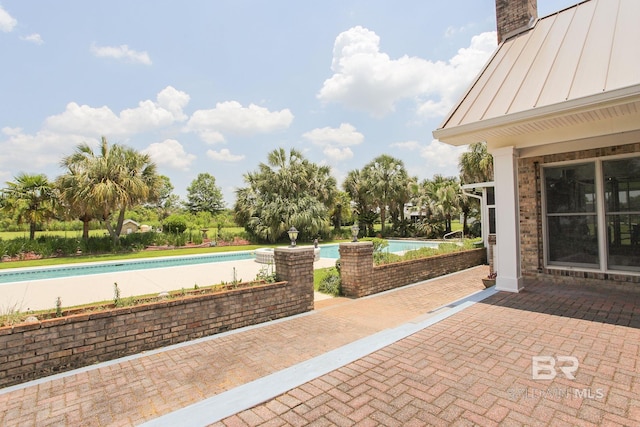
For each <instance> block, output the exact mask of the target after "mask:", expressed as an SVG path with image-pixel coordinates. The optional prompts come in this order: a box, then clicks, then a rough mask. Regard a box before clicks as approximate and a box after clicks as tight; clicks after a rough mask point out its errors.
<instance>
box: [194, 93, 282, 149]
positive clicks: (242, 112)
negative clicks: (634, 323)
mask: <svg viewBox="0 0 640 427" xmlns="http://www.w3.org/2000/svg"><path fill="white" fill-rule="evenodd" d="M292 121H293V114H292V113H291V111H289V109H284V110H280V111H269V110H268V109H266V108H264V107H260V106H257V105H255V104H250V105H249V106H248V107H243V106H242V105H241V104H240V103H239V102H237V101H226V102H220V103H218V104H216V108H213V109H210V110H198V111H196V112H194V113H193V115H192V116H191V119H189V122H188V123H187V127H186V130H187V131H192V132H196V133H197V134H198V135H199V136H200V138H202V139H203V140H204V141H206V142H208V143H212V144H213V143H217V142H222V141H224V134H227V133H232V134H236V135H245V136H248V135H254V134H256V133H270V132H274V131H278V130H282V129H287V128H288V127H289V126H290V125H291V122H292Z"/></svg>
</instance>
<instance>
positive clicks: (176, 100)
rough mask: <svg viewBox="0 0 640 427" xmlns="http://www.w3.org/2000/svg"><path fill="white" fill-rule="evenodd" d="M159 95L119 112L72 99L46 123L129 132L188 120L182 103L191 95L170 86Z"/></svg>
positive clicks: (74, 129) (80, 130) (67, 129)
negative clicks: (72, 100) (79, 102)
mask: <svg viewBox="0 0 640 427" xmlns="http://www.w3.org/2000/svg"><path fill="white" fill-rule="evenodd" d="M157 99H158V101H157V102H153V101H151V100H145V101H140V102H139V103H138V106H137V107H136V108H128V109H125V110H122V111H121V112H120V113H119V114H118V115H116V114H115V113H114V112H113V111H112V110H111V109H110V108H109V107H107V106H103V107H98V108H95V107H90V106H88V105H78V104H77V103H75V102H70V103H69V104H67V108H66V109H65V111H64V112H63V113H61V114H58V115H54V116H49V117H47V119H46V120H45V127H46V128H47V129H50V130H52V131H56V132H60V133H67V134H77V135H96V134H97V135H112V136H128V135H132V134H135V133H139V132H144V131H150V130H155V129H160V128H163V127H167V126H170V125H171V124H173V123H175V122H179V121H184V120H186V118H187V116H186V115H185V114H184V113H183V111H182V107H184V106H186V104H187V103H188V102H189V95H187V94H186V93H184V92H181V91H178V90H176V89H174V88H173V87H171V86H168V87H166V88H165V89H163V90H162V91H161V92H160V93H159V94H158V97H157Z"/></svg>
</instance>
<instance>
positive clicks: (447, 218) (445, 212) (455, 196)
mask: <svg viewBox="0 0 640 427" xmlns="http://www.w3.org/2000/svg"><path fill="white" fill-rule="evenodd" d="M426 193H427V194H428V196H429V198H430V199H431V209H432V210H433V211H434V212H437V213H439V214H440V215H442V217H443V218H444V223H445V233H450V232H451V218H452V216H453V214H454V213H455V212H456V210H457V209H458V208H459V207H460V202H461V196H462V193H461V191H460V183H459V182H458V179H457V178H451V177H450V178H445V177H443V176H442V175H434V177H433V180H432V181H428V182H427V190H426Z"/></svg>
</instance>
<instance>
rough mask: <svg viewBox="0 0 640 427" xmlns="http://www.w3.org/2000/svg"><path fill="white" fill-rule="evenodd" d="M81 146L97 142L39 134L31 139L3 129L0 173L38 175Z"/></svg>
mask: <svg viewBox="0 0 640 427" xmlns="http://www.w3.org/2000/svg"><path fill="white" fill-rule="evenodd" d="M82 142H87V143H93V144H96V143H97V140H95V139H90V138H83V137H80V136H76V135H61V134H58V133H55V132H51V131H48V130H41V131H39V132H37V133H35V134H33V135H30V134H25V133H24V132H23V131H22V129H20V128H9V127H5V128H3V129H2V135H0V152H2V153H3V154H2V156H0V173H2V171H4V170H11V171H14V172H13V173H16V171H21V170H22V171H38V170H42V169H44V168H45V167H48V166H50V165H52V164H57V163H58V162H59V161H60V159H61V158H62V157H63V156H65V155H68V154H69V153H71V152H72V151H73V150H74V148H75V147H76V146H77V145H78V144H81V143H82Z"/></svg>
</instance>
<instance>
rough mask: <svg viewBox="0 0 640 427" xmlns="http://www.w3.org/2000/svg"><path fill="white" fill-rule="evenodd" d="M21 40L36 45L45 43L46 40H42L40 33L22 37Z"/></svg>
mask: <svg viewBox="0 0 640 427" xmlns="http://www.w3.org/2000/svg"><path fill="white" fill-rule="evenodd" d="M20 39H22V40H24V41H27V42H31V43H34V44H42V43H44V40H42V37H40V34H38V33H33V34H29V35H28V36H22V37H20Z"/></svg>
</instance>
